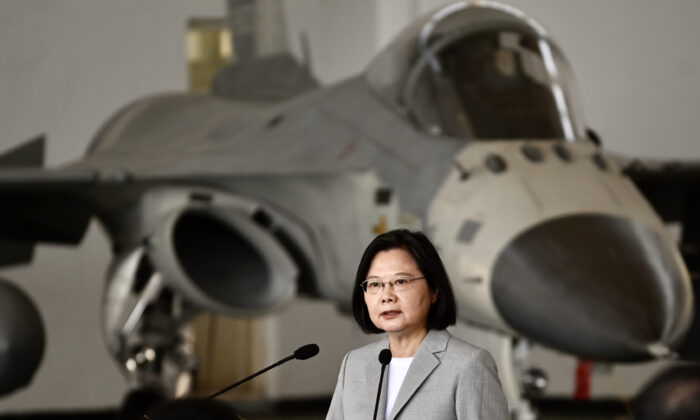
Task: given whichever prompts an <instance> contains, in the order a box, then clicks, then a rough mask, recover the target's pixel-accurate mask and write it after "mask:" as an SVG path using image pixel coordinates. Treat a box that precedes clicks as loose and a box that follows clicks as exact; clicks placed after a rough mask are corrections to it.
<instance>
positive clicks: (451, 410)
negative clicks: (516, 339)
mask: <svg viewBox="0 0 700 420" xmlns="http://www.w3.org/2000/svg"><path fill="white" fill-rule="evenodd" d="M355 285H356V287H355V290H354V292H353V296H352V307H353V314H354V316H355V320H356V321H357V323H358V324H359V325H360V327H361V328H362V330H363V331H365V332H367V333H382V332H386V333H387V334H386V337H385V338H384V339H383V340H381V341H379V342H377V343H373V344H369V345H367V346H365V347H362V348H360V349H357V350H353V351H351V352H350V353H348V354H346V355H345V358H344V359H343V363H342V365H341V368H340V374H339V375H338V384H337V385H336V388H335V392H334V394H333V400H332V401H331V405H330V408H329V410H328V414H327V416H326V419H327V420H328V419H332V420H335V419H346V420H355V419H371V418H372V416H373V414H374V408H375V401H376V395H377V389H378V386H379V383H380V372H381V365H380V363H379V361H378V355H379V352H380V351H381V350H382V349H386V348H388V349H390V350H391V356H392V358H391V362H390V363H389V366H388V369H387V372H388V374H387V378H386V379H385V380H384V381H383V387H382V391H381V399H380V402H379V410H378V414H377V419H386V420H390V419H401V420H408V419H421V420H425V419H440V420H444V419H460V420H461V419H486V420H500V419H504V420H505V419H508V406H507V403H506V399H505V396H504V395H503V390H502V389H501V385H500V382H499V380H498V374H497V372H496V365H495V363H494V361H493V358H492V357H491V355H490V354H489V353H488V352H486V351H485V350H482V349H480V348H477V347H474V346H472V345H470V344H467V343H465V342H463V341H460V340H458V339H457V338H454V337H452V336H451V335H450V334H449V333H448V332H447V331H445V328H447V327H448V326H449V325H453V324H454V323H455V320H456V305H455V300H454V295H453V294H452V287H451V286H450V281H449V279H448V277H447V273H446V272H445V268H444V266H443V265H442V261H440V257H439V256H438V254H437V251H436V250H435V248H434V247H433V245H432V244H431V243H430V241H429V240H428V238H426V237H425V235H423V234H422V233H420V232H409V231H407V230H404V229H401V230H394V231H391V232H388V233H385V234H382V235H379V236H377V237H376V238H375V239H374V240H373V241H372V243H370V244H369V246H368V247H367V249H366V250H365V253H364V255H363V256H362V259H361V260H360V265H359V267H358V269H357V276H356V278H355Z"/></svg>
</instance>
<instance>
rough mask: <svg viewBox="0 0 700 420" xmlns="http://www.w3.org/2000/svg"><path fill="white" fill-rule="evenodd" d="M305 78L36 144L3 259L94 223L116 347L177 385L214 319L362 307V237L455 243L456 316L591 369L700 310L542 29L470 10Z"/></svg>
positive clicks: (671, 335)
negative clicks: (355, 69) (356, 290)
mask: <svg viewBox="0 0 700 420" xmlns="http://www.w3.org/2000/svg"><path fill="white" fill-rule="evenodd" d="M273 64H274V65H273ZM307 70H308V69H306V68H305V67H303V66H300V65H298V64H296V62H295V61H294V60H293V59H292V58H291V57H289V56H286V55H280V56H275V57H268V58H266V59H264V60H263V59H261V60H254V61H252V62H245V63H241V64H232V65H231V66H229V67H228V68H226V69H225V70H224V71H223V72H222V73H221V74H220V75H219V77H218V78H217V84H216V85H215V94H214V95H197V94H187V93H179V94H163V95H157V96H150V97H146V98H142V99H138V100H136V101H135V102H133V103H131V104H129V105H127V106H125V107H124V108H123V109H122V110H120V111H119V112H117V113H116V114H115V115H114V116H113V117H112V118H111V119H110V120H109V121H107V122H106V123H105V125H104V126H103V127H102V129H101V130H100V131H99V132H98V133H97V134H96V135H95V137H94V139H93V140H92V143H91V144H90V146H89V148H88V150H87V153H86V155H85V156H84V157H83V158H82V159H81V160H79V161H77V162H74V163H72V164H69V165H66V166H63V167H60V168H54V169H41V168H30V167H27V165H30V164H37V163H39V161H40V159H38V157H39V156H40V155H41V149H42V141H41V140H37V141H34V142H32V143H29V144H28V145H25V146H23V147H20V148H19V149H17V150H13V151H11V152H8V153H7V154H6V155H4V156H3V157H2V162H3V163H5V166H6V168H5V169H3V170H2V171H0V195H1V196H2V202H3V206H2V217H1V218H0V237H1V238H2V242H1V244H2V248H1V249H2V253H0V262H2V264H16V263H25V262H30V261H31V250H32V247H33V246H34V244H36V243H38V242H49V243H64V244H77V243H79V242H80V241H81V239H82V237H83V235H84V233H85V230H86V228H87V225H88V223H89V221H90V220H91V219H93V218H96V219H97V220H98V221H99V222H100V223H101V225H102V226H103V227H104V229H105V231H106V232H107V234H108V235H109V239H110V241H111V245H112V252H113V260H112V263H111V264H110V268H109V270H108V279H107V285H106V290H105V295H104V296H105V298H104V328H105V335H106V337H107V343H108V350H109V351H110V353H111V354H112V355H113V356H114V358H115V359H116V360H117V362H118V363H119V364H120V366H122V369H123V370H124V372H125V374H126V375H127V376H128V377H129V380H130V381H131V382H132V383H135V384H137V385H138V386H144V387H145V386H157V387H159V388H161V389H163V390H166V391H168V392H170V393H172V392H173V390H174V389H175V384H176V382H177V379H178V378H179V376H180V375H181V374H182V373H183V372H187V371H189V370H191V369H193V367H192V358H191V353H190V352H189V350H188V348H187V345H186V340H185V339H184V338H183V336H182V329H183V326H185V325H187V323H188V322H190V321H191V320H192V318H193V316H194V315H195V314H196V313H197V312H198V311H201V310H209V311H214V312H219V313H223V314H230V315H245V316H254V315H259V314H264V313H268V312H271V311H275V310H276V309H278V308H280V307H282V306H283V305H285V304H286V303H287V302H289V301H290V299H292V298H293V297H294V296H295V295H297V294H303V295H306V296H311V297H314V298H318V299H325V300H330V301H333V302H335V303H337V305H338V307H339V308H340V309H341V310H348V307H349V301H350V295H351V293H352V288H353V287H354V286H353V278H354V273H355V269H356V264H357V261H359V259H360V255H361V252H362V250H363V249H364V247H365V246H366V244H367V243H369V242H370V240H371V239H372V238H373V237H374V236H375V235H376V234H377V233H380V232H383V231H386V230H389V229H394V228H400V227H404V228H409V229H422V230H424V231H426V232H427V233H428V234H429V236H430V237H431V238H432V239H433V240H434V242H435V243H436V245H437V246H438V247H439V250H440V252H441V255H442V257H443V259H444V262H445V264H446V268H447V270H448V272H449V275H450V277H451V281H452V286H453V289H454V291H455V295H456V299H457V303H458V308H459V309H458V314H459V318H460V320H461V321H462V322H465V323H470V324H475V325H479V326H481V327H484V328H487V329H489V330H493V331H497V332H498V333H499V334H502V336H503V337H504V339H505V340H508V342H509V343H511V342H514V341H515V340H517V339H519V338H526V339H528V340H532V341H534V342H536V343H540V344H542V345H545V346H547V347H549V348H552V349H556V350H559V351H563V352H567V353H570V354H573V355H576V356H580V357H586V358H592V359H596V360H608V361H639V360H649V359H653V358H658V357H665V356H669V355H672V354H673V353H674V349H675V348H676V347H677V346H678V345H679V344H680V343H681V342H682V340H683V338H684V334H685V333H686V331H687V330H688V328H689V327H690V325H691V322H692V316H693V304H694V302H693V293H692V289H691V283H690V278H689V274H688V271H687V269H686V266H685V265H684V262H683V258H682V256H681V254H680V252H679V250H678V248H677V246H676V243H675V242H674V240H673V238H671V236H670V235H669V233H668V230H667V228H666V226H665V225H664V222H663V220H662V219H661V218H660V216H659V214H658V213H657V212H656V211H655V210H654V208H653V207H652V206H651V205H650V204H649V202H648V201H647V200H646V199H645V197H644V196H643V194H642V193H641V192H640V190H639V189H638V188H637V187H636V186H635V184H634V182H633V180H632V179H631V178H630V176H629V174H628V171H626V170H625V169H626V167H624V166H622V165H620V163H618V159H615V158H614V157H612V156H610V155H609V154H608V153H607V152H606V151H605V150H604V149H603V148H602V147H601V145H600V144H599V142H597V141H595V137H592V136H591V135H588V134H587V131H586V125H585V121H583V118H582V113H581V109H580V105H579V99H578V96H577V93H576V88H575V83H574V79H573V73H572V70H571V68H570V66H569V64H568V63H567V61H566V58H565V57H564V55H563V54H562V52H561V51H560V49H559V48H558V47H557V45H556V43H555V42H554V41H553V40H552V38H551V37H550V36H549V34H548V33H547V32H546V31H545V30H544V29H543V27H542V26H540V25H539V24H538V23H537V22H535V21H534V20H532V19H531V18H529V17H528V16H526V15H525V14H524V13H522V12H520V11H518V10H516V9H514V8H511V7H508V6H504V5H501V4H498V3H494V2H487V1H479V2H473V3H470V2H458V3H455V4H453V5H450V6H447V7H443V8H440V9H438V10H436V11H434V12H432V13H430V14H428V15H426V16H425V17H423V18H421V19H419V20H417V21H416V22H414V23H413V24H411V25H410V26H409V27H407V28H406V29H405V30H404V31H403V32H402V33H400V34H399V35H398V36H397V37H396V39H395V40H394V41H393V42H392V43H391V44H390V45H389V46H388V47H386V48H385V49H384V50H383V51H381V52H380V53H379V54H378V55H377V56H376V58H375V59H374V60H373V61H372V62H371V63H369V65H368V66H367V68H366V70H365V71H364V72H363V73H362V74H360V75H358V76H356V77H353V78H350V79H348V80H346V81H343V82H341V83H338V84H335V85H332V86H328V87H321V86H318V85H317V83H316V82H315V81H314V79H313V77H312V76H311V75H310V74H308V71H307ZM273 83H274V84H273ZM8 165H9V166H11V167H9V166H8ZM19 166H22V167H19ZM58 212H60V214H62V215H63V216H62V217H61V218H60V219H59V218H56V217H55V214H57V213H58ZM508 363H512V361H507V360H506V361H503V360H501V361H499V365H501V366H502V365H504V364H508ZM516 398H517V397H516Z"/></svg>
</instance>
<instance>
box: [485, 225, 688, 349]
mask: <svg viewBox="0 0 700 420" xmlns="http://www.w3.org/2000/svg"><path fill="white" fill-rule="evenodd" d="M492 280H493V281H492V283H491V287H492V292H493V296H494V301H495V304H496V307H497V308H498V310H499V312H500V313H501V315H502V316H503V318H504V319H505V320H506V322H508V323H509V324H510V325H511V327H513V328H514V329H515V330H516V331H519V332H521V333H522V334H524V335H527V336H529V337H532V338H533V339H534V340H535V341H539V342H541V343H542V344H545V345H547V346H550V347H553V348H556V349H559V350H563V351H567V352H571V353H574V354H577V355H579V356H582V357H588V358H593V359H598V360H616V361H634V360H644V359H649V358H652V357H655V356H658V355H659V349H660V348H663V347H664V346H668V345H669V344H670V343H671V342H673V341H675V340H676V339H677V338H678V337H679V336H680V335H682V334H683V333H684V331H685V329H686V328H687V325H688V321H689V319H690V316H691V315H692V313H691V312H692V310H691V309H690V308H692V299H693V298H692V292H691V291H690V281H689V279H688V274H687V272H686V270H685V268H684V266H683V264H682V262H681V260H680V257H679V256H678V253H677V251H676V250H675V247H674V244H672V243H670V242H669V241H668V240H667V239H666V238H664V237H663V236H661V235H659V234H658V233H656V232H654V231H652V230H651V229H649V228H647V227H645V226H644V225H642V224H640V223H638V222H635V221H632V220H629V219H625V218H622V217H616V216H606V215H574V216H567V217H562V218H558V219H554V220H551V221H548V222H546V223H543V224H540V225H537V226H535V227H533V228H531V229H529V230H527V231H525V232H523V233H522V234H520V235H519V236H517V237H516V238H515V239H514V240H513V241H512V242H511V243H510V244H509V245H508V246H507V247H506V248H505V249H504V250H503V251H502V252H501V254H500V255H499V257H498V258H497V260H496V264H495V266H494V271H493V279H492ZM662 353H663V352H662Z"/></svg>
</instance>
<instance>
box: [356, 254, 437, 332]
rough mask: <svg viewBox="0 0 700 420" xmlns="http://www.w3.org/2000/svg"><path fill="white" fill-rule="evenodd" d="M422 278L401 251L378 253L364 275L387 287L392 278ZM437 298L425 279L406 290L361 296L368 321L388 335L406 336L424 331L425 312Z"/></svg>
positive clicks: (391, 288)
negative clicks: (363, 299)
mask: <svg viewBox="0 0 700 420" xmlns="http://www.w3.org/2000/svg"><path fill="white" fill-rule="evenodd" d="M397 275H399V276H406V275H408V276H410V277H422V276H423V273H421V271H420V270H419V269H418V264H417V263H416V260H415V259H414V258H413V256H412V255H411V254H410V253H409V252H408V251H406V250H404V249H401V248H394V249H389V250H386V251H380V252H378V253H377V255H375V256H374V259H373V260H372V264H370V266H369V271H368V272H367V278H368V279H374V280H377V281H380V282H383V283H388V282H389V281H391V280H392V279H393V278H394V276H397ZM436 300H437V295H436V293H435V292H434V291H432V290H430V288H429V287H428V282H427V281H426V280H425V279H419V280H413V281H412V282H411V287H409V288H408V289H407V290H404V291H401V292H396V291H394V288H393V287H391V286H390V285H389V284H386V285H385V286H384V287H383V288H382V290H381V291H380V292H379V293H378V294H376V295H372V294H369V293H365V304H366V305H367V309H368V311H369V317H370V319H371V320H372V322H373V323H374V325H376V326H377V328H380V329H382V330H384V331H386V332H387V333H389V334H390V335H392V334H394V335H409V334H412V333H416V332H426V331H427V320H428V312H430V306H431V305H432V304H433V303H434V302H435V301H436Z"/></svg>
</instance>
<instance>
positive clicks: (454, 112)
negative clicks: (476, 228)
mask: <svg viewBox="0 0 700 420" xmlns="http://www.w3.org/2000/svg"><path fill="white" fill-rule="evenodd" d="M479 9H482V10H479ZM440 13H442V15H441V16H440ZM436 16H437V17H436ZM533 25H536V24H535V23H534V22H532V21H529V20H527V19H526V18H524V17H522V16H519V15H517V16H514V15H513V14H511V13H508V12H507V11H503V10H496V9H489V10H486V13H484V10H483V7H477V6H465V7H463V8H457V9H455V10H454V11H453V12H451V13H446V12H444V10H443V11H440V12H438V13H436V14H435V15H433V16H431V17H429V19H426V20H425V21H424V22H422V23H421V24H419V25H416V26H414V27H412V28H409V29H408V30H407V31H406V32H405V33H403V34H402V35H401V36H400V37H399V38H398V40H397V41H396V42H395V43H394V44H392V45H391V46H390V47H389V48H388V50H387V51H385V52H384V53H383V55H382V54H380V56H379V57H378V58H377V59H375V61H374V62H373V64H372V65H371V66H370V68H369V69H368V71H367V73H366V80H367V82H368V83H369V85H370V87H372V89H373V90H374V91H375V92H376V93H377V94H378V95H379V96H380V97H382V98H383V99H384V100H385V101H387V102H388V103H389V104H390V105H392V106H393V107H394V109H396V110H397V112H399V113H401V114H402V115H404V116H406V117H407V118H408V119H410V120H411V121H412V122H413V123H414V124H415V125H416V127H417V128H418V129H420V130H423V131H426V132H428V133H430V134H432V135H435V136H448V137H460V138H466V139H570V140H573V139H574V138H576V137H578V136H580V135H581V133H582V131H583V130H582V128H581V125H582V124H581V121H580V119H581V118H580V112H579V107H578V105H577V104H578V102H577V97H576V94H575V91H574V86H573V83H572V81H573V80H572V75H571V72H570V70H569V67H568V64H567V63H566V60H565V59H564V58H563V56H562V55H561V54H560V53H559V50H558V49H557V48H556V46H555V45H554V44H553V43H552V42H551V41H550V40H549V39H548V38H547V37H546V34H545V33H544V31H543V30H542V29H541V27H539V26H538V25H537V26H533Z"/></svg>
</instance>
